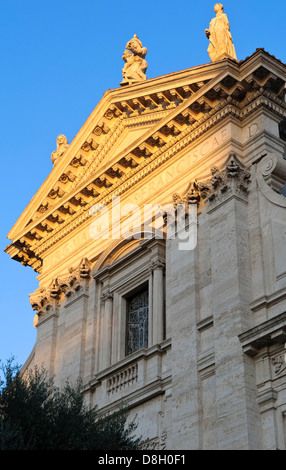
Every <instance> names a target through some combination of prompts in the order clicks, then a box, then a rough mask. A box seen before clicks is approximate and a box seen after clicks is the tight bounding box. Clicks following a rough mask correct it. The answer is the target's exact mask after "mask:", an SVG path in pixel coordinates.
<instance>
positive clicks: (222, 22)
mask: <svg viewBox="0 0 286 470" xmlns="http://www.w3.org/2000/svg"><path fill="white" fill-rule="evenodd" d="M214 11H215V13H216V17H215V18H213V19H212V20H211V22H210V25H209V29H206V30H205V33H206V36H207V38H208V39H209V41H210V43H209V47H208V54H209V56H210V59H211V61H212V62H215V61H216V60H220V59H222V58H223V57H231V58H232V59H236V53H235V48H234V45H233V42H232V36H231V33H230V29H229V22H228V19H227V16H226V14H225V13H224V9H223V5H222V4H221V3H216V4H215V6H214Z"/></svg>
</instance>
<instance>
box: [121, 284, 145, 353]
mask: <svg viewBox="0 0 286 470" xmlns="http://www.w3.org/2000/svg"><path fill="white" fill-rule="evenodd" d="M148 313H149V300H148V289H144V290H142V291H141V292H139V293H136V294H135V295H134V296H132V297H129V298H128V299H127V311H126V317H127V331H126V333H127V335H126V355H129V354H132V353H133V352H135V351H137V350H138V349H141V348H147V347H148Z"/></svg>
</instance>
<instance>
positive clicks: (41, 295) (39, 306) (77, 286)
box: [30, 258, 91, 317]
mask: <svg viewBox="0 0 286 470" xmlns="http://www.w3.org/2000/svg"><path fill="white" fill-rule="evenodd" d="M90 269H91V264H90V262H89V260H88V259H87V258H84V259H82V260H81V262H80V264H79V266H78V267H77V268H76V269H74V268H70V269H69V272H70V275H69V276H68V277H66V278H64V279H59V278H55V279H53V280H52V282H51V284H50V286H49V287H47V288H46V287H42V288H40V289H39V290H38V291H36V292H35V293H34V294H31V295H30V303H31V306H32V308H33V310H35V311H37V314H38V316H39V317H40V316H44V315H46V313H48V311H49V310H51V309H53V308H56V307H57V306H58V305H59V301H60V299H61V298H63V297H64V296H65V297H69V296H71V295H72V294H73V293H75V292H78V291H80V290H81V289H82V288H83V287H86V288H87V281H88V280H89V279H90Z"/></svg>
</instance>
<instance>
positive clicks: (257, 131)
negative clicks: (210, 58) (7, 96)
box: [6, 50, 286, 450]
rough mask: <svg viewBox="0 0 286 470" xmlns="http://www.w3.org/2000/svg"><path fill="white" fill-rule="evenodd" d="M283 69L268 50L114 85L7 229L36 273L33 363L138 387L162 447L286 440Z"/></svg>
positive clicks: (147, 428) (102, 405) (108, 384)
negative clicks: (130, 335)
mask: <svg viewBox="0 0 286 470" xmlns="http://www.w3.org/2000/svg"><path fill="white" fill-rule="evenodd" d="M285 82H286V69H285V65H283V64H282V63H281V62H280V61H279V60H276V59H275V58H274V57H272V56H270V55H269V54H267V53H266V52H265V51H263V50H257V51H255V53H254V54H253V55H252V56H250V57H248V58H247V59H246V60H245V61H241V62H239V63H238V62H235V61H230V60H228V59H227V60H221V61H216V62H214V63H211V64H207V65H203V66H201V67H195V68H193V69H189V70H185V71H182V72H176V73H175V74H174V75H172V74H168V75H166V76H163V77H159V78H158V79H156V80H150V81H149V80H144V81H142V83H140V82H138V83H137V84H136V86H134V87H122V88H119V89H115V90H109V91H108V92H107V93H106V94H105V95H104V96H103V98H102V100H101V101H100V103H99V104H98V105H97V107H96V108H95V110H94V112H93V113H92V114H91V115H90V117H89V118H88V120H87V121H86V123H85V124H84V125H83V127H82V129H81V130H80V131H79V133H78V135H77V136H76V137H75V138H74V139H73V141H72V142H71V144H70V145H69V147H68V148H67V149H66V151H65V152H64V153H63V155H62V156H61V157H60V158H59V159H58V161H57V163H56V165H55V166H54V168H53V170H52V172H51V174H50V175H49V176H48V178H47V179H46V181H45V182H44V184H43V185H42V186H41V188H40V189H39V191H38V193H37V194H36V195H35V197H34V198H33V200H32V201H31V203H30V204H29V205H28V207H27V208H26V209H25V211H24V212H23V214H22V215H21V217H20V218H19V220H18V221H17V222H16V224H15V225H14V227H13V228H12V229H11V231H10V233H9V238H10V239H11V244H10V245H9V246H8V247H7V249H6V251H7V252H8V253H9V254H10V255H11V257H12V258H13V259H15V260H16V261H19V262H21V263H22V264H24V265H29V266H31V267H32V268H33V269H34V270H35V271H36V272H38V279H39V288H38V289H37V290H36V291H35V292H34V293H33V294H31V296H30V300H31V305H32V308H33V309H34V310H35V313H36V316H35V321H34V325H35V327H36V328H37V341H36V344H35V348H34V351H33V354H31V356H30V358H29V359H28V360H27V362H26V364H25V365H24V368H23V370H25V369H28V368H29V367H32V366H33V365H34V364H39V365H41V364H44V365H45V366H46V367H47V369H48V370H49V373H50V375H55V377H56V382H57V384H58V385H61V384H64V383H65V382H66V380H67V379H68V380H70V381H72V380H76V379H77V378H78V377H80V378H81V379H82V381H83V385H84V393H85V398H86V401H87V403H90V404H92V405H94V404H97V406H98V409H99V411H100V412H105V411H111V410H113V409H115V408H116V407H117V406H118V405H120V404H121V403H122V401H123V400H126V401H127V402H128V405H129V406H130V410H131V415H132V416H135V415H137V418H138V422H139V428H138V432H139V433H140V434H142V435H143V437H145V438H146V439H149V440H150V445H152V446H154V447H155V448H158V449H175V450H176V449H178V450H179V449H224V450H225V449H276V448H279V449H285V448H286V438H285V436H286V434H285V410H286V382H285V377H286V367H285V364H286V363H285V348H284V344H285V342H286V341H285V338H286V314H285V312H286V271H285V253H286V238H285V220H286V216H285V215H286V198H285V196H283V193H281V189H282V188H283V187H284V185H285V182H286V160H285V159H284V158H283V157H284V155H285V141H284V140H283V138H282V137H281V126H280V129H279V124H280V123H281V122H282V121H283V119H285V115H286V110H285V100H284V93H285ZM118 197H120V200H118ZM113 209H114V210H113ZM189 209H190V211H189V213H188V214H183V212H182V211H183V210H185V211H186V210H189ZM143 214H144V215H145V217H143ZM166 214H167V216H166ZM182 214H183V215H184V216H185V215H186V217H185V218H182ZM110 221H112V222H113V224H112V229H110V226H109V224H108V222H110ZM181 221H183V222H184V223H185V225H184V226H183V227H182V226H181V227H180V225H179V224H180V223H181ZM159 222H160V223H159ZM172 224H173V225H172ZM172 226H174V227H175V228H176V227H177V229H178V228H179V229H180V230H178V231H177V232H175V234H176V236H174V237H172V238H171V237H169V235H168V234H169V232H168V230H170V227H171V228H172ZM155 229H156V231H155ZM188 234H192V236H193V235H194V234H196V238H195V239H192V240H191V241H192V244H191V245H190V244H187V243H186V242H188V241H189V240H188V238H187V239H186V235H188ZM194 242H195V243H194ZM141 291H144V293H146V292H148V301H146V295H145V294H144V298H145V303H144V304H143V305H141V304H140V302H139V303H138V305H139V307H138V310H136V312H138V311H140V308H145V309H146V308H147V309H148V323H147V328H148V332H147V336H148V344H147V345H145V347H143V348H138V349H137V350H135V352H133V353H132V354H127V349H126V340H127V322H128V321H129V320H128V318H129V316H128V315H129V314H130V310H129V309H130V299H133V298H134V296H135V297H136V295H138V293H139V292H141ZM132 305H134V304H132ZM134 317H135V316H134ZM138 317H139V318H141V317H140V315H138ZM144 318H145V319H146V315H145V316H144ZM135 319H136V318H135ZM132 328H133V325H132ZM136 328H137V329H136ZM145 328H146V323H145ZM132 331H136V332H140V322H138V321H137V323H136V321H135V327H134V328H133V330H132ZM144 334H146V329H145V330H144Z"/></svg>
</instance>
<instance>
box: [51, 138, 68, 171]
mask: <svg viewBox="0 0 286 470" xmlns="http://www.w3.org/2000/svg"><path fill="white" fill-rule="evenodd" d="M68 146H69V144H68V139H67V138H66V136H65V135H62V134H60V135H58V137H57V150H55V151H54V152H53V153H52V156H51V158H52V163H53V164H54V165H55V163H56V162H57V161H58V160H59V159H60V158H61V157H62V156H63V154H64V153H65V152H66V150H67V148H68Z"/></svg>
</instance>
